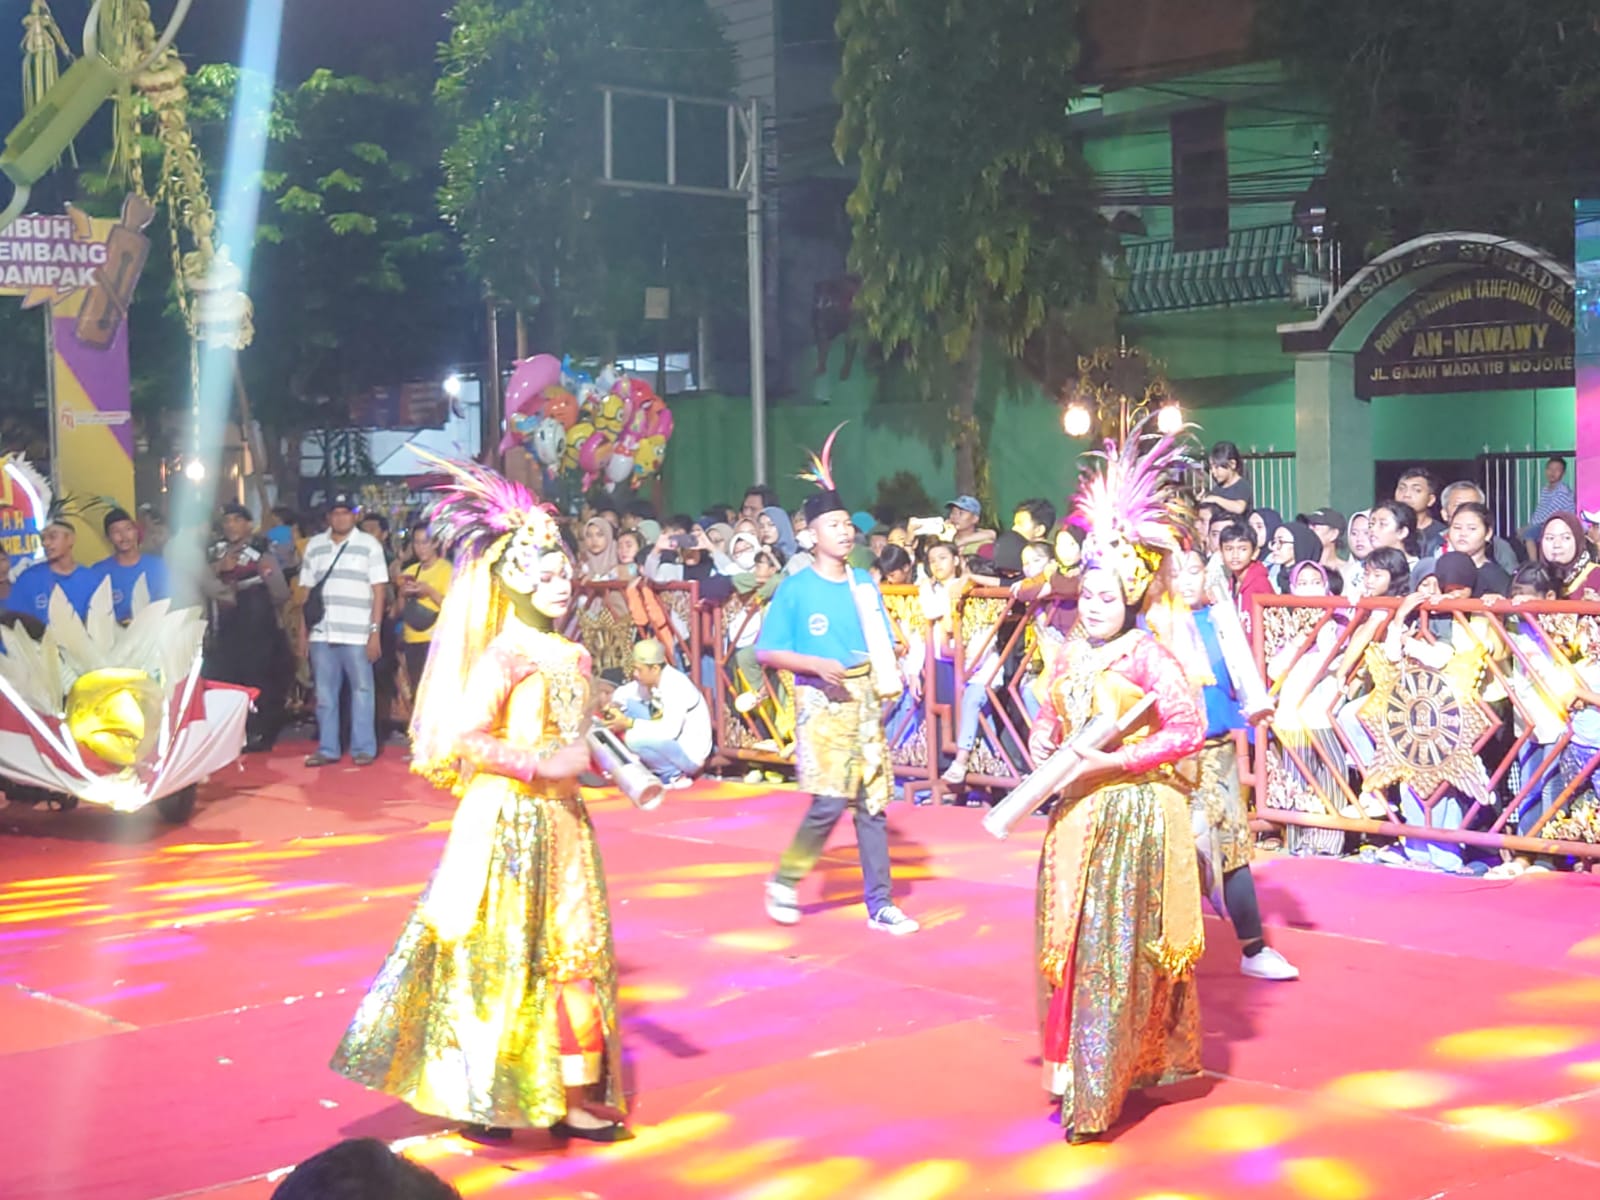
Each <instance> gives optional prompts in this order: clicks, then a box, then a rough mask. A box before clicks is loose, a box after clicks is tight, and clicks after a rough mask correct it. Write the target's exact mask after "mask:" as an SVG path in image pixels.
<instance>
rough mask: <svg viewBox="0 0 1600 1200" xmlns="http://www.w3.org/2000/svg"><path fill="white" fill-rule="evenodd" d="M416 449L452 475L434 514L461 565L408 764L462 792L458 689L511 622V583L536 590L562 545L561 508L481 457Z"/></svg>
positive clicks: (431, 518) (424, 687)
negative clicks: (468, 459)
mask: <svg viewBox="0 0 1600 1200" xmlns="http://www.w3.org/2000/svg"><path fill="white" fill-rule="evenodd" d="M413 452H414V453H416V454H417V456H418V457H420V458H422V459H424V460H426V461H427V463H428V464H429V465H430V466H432V467H434V468H436V469H437V470H438V471H440V472H441V473H443V474H444V475H445V476H447V477H448V479H449V482H448V483H445V484H442V485H440V486H439V487H438V488H436V489H435V491H436V492H437V493H438V499H437V500H436V501H435V502H434V504H433V506H432V508H431V509H430V510H429V513H428V518H427V519H428V528H429V531H430V532H431V533H432V534H433V536H434V538H435V539H436V540H437V541H438V542H439V545H440V548H441V549H442V550H443V551H445V552H446V553H447V554H448V555H449V556H450V557H451V558H452V559H453V560H454V568H455V570H454V573H453V575H452V576H451V579H450V587H449V590H448V591H447V592H446V593H445V599H444V604H443V605H441V606H440V609H439V617H438V620H436V621H435V622H434V626H433V637H432V639H431V645H430V648H429V651H428V665H427V667H426V668H425V669H424V670H423V672H422V678H421V679H420V680H419V681H417V685H416V702H415V704H414V705H413V706H412V710H411V769H412V770H413V771H415V772H416V773H417V774H419V775H423V776H425V777H427V778H428V779H431V780H432V781H433V782H434V783H436V784H438V785H439V786H441V787H448V788H450V789H452V790H454V791H456V792H458V793H459V791H460V789H461V786H462V778H461V773H460V761H459V760H460V755H459V753H458V750H457V743H458V739H459V734H460V728H459V726H460V717H461V712H460V710H461V697H462V695H463V694H464V692H465V691H466V687H467V679H468V677H469V676H470V675H471V674H472V671H473V668H474V667H475V666H476V665H477V663H478V661H479V659H480V658H482V656H483V652H484V650H485V649H487V648H488V645H489V643H490V642H492V641H493V640H494V639H495V637H496V636H497V635H498V634H499V633H500V631H501V629H502V628H503V627H504V626H505V623H506V619H507V616H508V614H509V612H510V609H511V605H510V603H509V601H508V598H507V596H506V594H505V589H510V590H511V591H515V592H521V593H524V594H531V593H532V592H533V591H534V589H535V588H537V587H538V586H539V574H540V571H539V564H540V559H542V558H543V557H544V556H545V555H546V554H549V553H551V552H552V551H562V550H563V549H564V547H563V546H562V542H561V530H560V528H559V526H557V524H556V520H555V517H554V516H553V515H552V514H551V512H550V510H549V509H547V508H546V507H545V506H544V505H542V504H540V503H539V501H538V500H537V499H536V498H535V497H534V495H533V494H532V493H531V492H529V491H528V489H527V488H525V487H523V486H521V485H520V484H517V483H513V482H512V481H511V480H509V479H507V478H505V477H504V476H503V475H500V474H498V473H497V472H495V471H491V470H489V469H488V468H487V467H482V466H479V465H478V464H476V463H460V462H452V461H450V460H449V459H445V458H440V457H439V456H438V455H436V454H429V453H428V452H426V451H424V450H417V449H416V448H415V447H413ZM502 585H503V586H502Z"/></svg>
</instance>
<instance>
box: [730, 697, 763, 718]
mask: <svg viewBox="0 0 1600 1200" xmlns="http://www.w3.org/2000/svg"><path fill="white" fill-rule="evenodd" d="M764 698H765V697H764V696H763V695H762V694H761V693H760V692H740V693H739V694H738V695H737V696H735V697H734V698H733V707H734V710H735V711H736V712H739V713H741V714H743V713H752V712H755V710H756V709H758V708H760V707H761V701H762V700H763V699H764Z"/></svg>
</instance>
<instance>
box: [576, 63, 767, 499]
mask: <svg viewBox="0 0 1600 1200" xmlns="http://www.w3.org/2000/svg"><path fill="white" fill-rule="evenodd" d="M600 92H601V96H602V98H603V103H604V105H605V108H604V121H603V129H604V138H605V142H604V147H603V150H604V155H603V161H604V166H603V167H602V170H601V176H600V180H599V182H600V183H602V184H604V185H605V186H607V187H615V188H623V189H625V190H628V191H641V192H673V193H676V194H678V195H686V196H706V197H708V198H712V199H742V200H743V201H744V202H745V210H744V211H745V256H746V265H747V268H748V292H749V294H748V303H749V307H750V459H751V468H752V473H753V475H754V481H755V482H756V483H765V482H766V481H767V361H766V353H767V347H766V341H767V339H766V327H765V324H764V321H763V318H764V316H765V310H766V270H765V266H766V264H765V258H764V240H765V238H764V223H765V222H764V216H763V212H762V203H763V201H762V195H761V171H762V152H763V150H762V140H763V139H762V136H761V102H760V101H759V100H756V99H754V98H752V99H751V100H749V101H748V102H747V103H744V104H740V103H739V102H737V101H734V100H707V99H706V98H705V97H703V96H689V95H682V94H679V93H674V92H658V91H652V90H649V89H646V88H630V87H612V86H610V85H609V84H608V85H603V86H602V87H601V89H600ZM616 96H638V97H644V98H646V99H652V100H659V101H662V102H663V104H664V105H665V109H666V124H665V126H664V128H663V131H662V132H663V135H664V137H665V146H666V164H667V172H666V178H665V179H626V178H620V177H619V176H618V175H617V173H616V169H615V167H616V163H615V161H614V154H613V151H614V149H615V140H614V137H613V132H614V131H613V118H614V115H615V114H614V105H613V99H614V97H616ZM685 105H695V106H700V107H709V108H716V109H721V110H724V111H725V112H726V114H727V121H726V125H725V128H726V134H725V136H726V138H727V163H728V177H727V185H726V186H725V187H707V186H704V185H700V184H685V183H680V182H679V181H678V109H679V108H680V107H682V106H685ZM741 131H742V132H743V134H744V137H743V143H744V145H743V150H744V153H743V154H742V155H741V154H740V145H739V143H740V137H739V134H740V133H741ZM702 369H704V368H703V365H702Z"/></svg>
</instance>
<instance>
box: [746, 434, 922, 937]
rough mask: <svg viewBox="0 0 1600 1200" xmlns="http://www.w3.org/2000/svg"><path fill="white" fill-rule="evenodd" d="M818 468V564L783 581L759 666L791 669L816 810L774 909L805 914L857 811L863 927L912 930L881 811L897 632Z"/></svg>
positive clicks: (804, 767) (787, 918) (772, 895)
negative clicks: (812, 883) (824, 865)
mask: <svg viewBox="0 0 1600 1200" xmlns="http://www.w3.org/2000/svg"><path fill="white" fill-rule="evenodd" d="M830 441H831V439H830ZM818 468H819V469H818V482H819V483H820V484H821V485H822V486H823V487H824V489H825V490H823V491H821V492H819V493H818V494H816V495H813V496H812V497H811V498H810V499H808V500H807V501H806V503H805V515H806V525H807V528H809V529H810V530H811V531H812V532H813V533H814V534H815V536H816V545H815V547H814V548H813V549H812V556H813V557H812V563H811V565H810V566H809V567H806V568H804V569H803V570H800V571H798V572H796V573H795V574H793V575H790V576H788V577H787V578H786V579H785V580H784V581H783V583H782V584H781V585H780V586H779V588H778V590H777V592H776V593H775V594H774V595H773V597H772V602H771V604H770V605H769V606H768V609H767V613H766V616H765V618H764V619H763V620H762V624H761V634H760V636H759V638H757V640H756V659H757V660H758V661H759V662H760V663H761V665H762V666H763V667H765V668H767V669H768V670H770V671H792V672H794V682H795V773H796V779H797V781H798V784H799V786H800V788H801V790H803V791H808V792H810V793H812V798H811V807H810V809H809V810H808V811H807V813H806V815H805V819H804V820H803V821H802V822H801V823H800V828H799V830H798V831H797V832H796V833H795V836H794V840H793V841H792V842H791V843H790V845H789V848H788V849H787V850H786V851H784V854H783V857H782V859H781V860H780V861H779V863H778V870H777V873H776V874H775V875H774V876H773V878H772V879H771V880H769V881H768V883H767V885H766V906H767V915H768V916H770V917H771V918H772V919H773V920H774V921H777V922H778V923H779V924H782V925H793V924H794V923H795V922H797V921H798V920H799V919H800V899H799V895H798V894H797V892H796V891H795V888H796V885H797V884H798V883H799V882H800V880H801V879H803V878H804V877H805V875H806V873H807V872H808V871H810V870H811V868H812V867H813V866H815V865H816V862H817V859H818V858H820V857H821V855H822V851H823V848H824V846H826V844H827V841H828V835H829V833H831V832H832V831H833V827H834V826H835V825H836V824H838V821H839V818H840V817H841V816H843V815H844V810H845V809H846V808H847V807H853V808H854V810H855V813H854V815H855V826H856V847H857V851H858V853H859V856H860V860H861V874H862V877H863V879H864V881H865V884H866V889H865V890H866V901H867V913H868V916H867V927H868V928H869V929H876V930H880V931H882V932H885V933H892V934H906V933H914V932H916V930H917V923H916V921H914V920H912V919H911V918H910V917H908V916H906V914H905V913H903V912H901V911H900V909H899V908H897V907H896V906H895V904H894V901H893V899H892V896H891V881H890V877H889V823H888V818H887V815H886V813H885V811H884V810H885V808H886V807H887V805H888V803H889V796H890V791H891V789H892V787H893V783H894V766H893V764H892V763H891V762H890V759H889V745H888V740H887V739H886V738H885V737H884V733H883V719H882V712H883V702H884V700H886V699H890V698H892V696H893V693H892V692H889V693H886V692H885V690H884V689H885V688H887V687H890V686H893V685H891V684H890V683H888V682H887V680H888V677H889V676H894V677H895V678H898V676H897V673H896V672H894V670H893V653H894V651H893V634H892V633H891V632H890V626H889V617H888V613H887V612H886V611H885V609H884V605H883V596H882V594H881V593H880V592H879V591H878V588H877V585H875V584H874V583H873V582H872V576H871V575H869V574H868V573H867V572H866V571H861V570H856V569H853V568H851V567H849V566H848V565H847V563H846V560H847V559H848V557H849V555H850V551H851V549H852V548H853V547H854V545H855V539H856V531H855V527H854V526H853V525H852V524H851V521H850V513H849V510H848V509H846V507H845V505H844V503H843V501H841V500H840V499H839V494H838V492H836V491H834V490H833V483H832V479H831V478H830V476H829V471H828V465H827V463H826V461H819V463H818ZM884 654H887V655H888V656H889V662H888V664H887V668H888V669H887V670H885V669H884V664H883V662H882V658H883V655H884Z"/></svg>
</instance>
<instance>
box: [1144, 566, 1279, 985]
mask: <svg viewBox="0 0 1600 1200" xmlns="http://www.w3.org/2000/svg"><path fill="white" fill-rule="evenodd" d="M1167 570H1168V572H1169V579H1170V582H1171V587H1172V590H1173V593H1174V594H1175V595H1176V597H1177V599H1178V600H1179V601H1181V602H1182V605H1183V607H1185V608H1187V609H1188V611H1189V613H1190V615H1191V616H1192V617H1193V620H1194V633H1195V634H1196V635H1197V636H1198V638H1199V646H1198V647H1194V648H1193V650H1194V651H1203V653H1204V654H1205V658H1206V661H1205V663H1203V664H1201V663H1199V662H1196V663H1195V664H1194V669H1195V671H1196V672H1198V671H1200V670H1204V671H1206V672H1207V673H1209V675H1210V677H1211V682H1209V683H1206V684H1204V685H1202V686H1201V687H1200V688H1199V690H1200V692H1201V694H1202V697H1203V699H1204V710H1205V714H1206V742H1205V745H1204V746H1202V747H1201V749H1200V752H1199V753H1198V754H1196V755H1195V756H1194V757H1193V758H1192V759H1188V760H1185V762H1184V763H1183V764H1180V766H1179V768H1178V770H1179V772H1180V773H1183V774H1186V775H1187V776H1189V777H1191V783H1192V790H1191V793H1190V797H1191V799H1190V807H1191V810H1192V811H1193V812H1194V813H1195V817H1196V820H1195V828H1196V831H1197V835H1198V838H1199V842H1200V861H1201V864H1202V866H1203V867H1204V868H1205V870H1204V871H1203V876H1205V877H1206V878H1205V883H1206V884H1207V886H1208V894H1209V897H1210V899H1211V902H1212V906H1213V907H1214V908H1217V909H1219V910H1220V912H1221V915H1223V916H1226V917H1227V918H1228V920H1229V922H1230V923H1231V924H1232V925H1233V931H1234V933H1235V934H1236V935H1237V936H1238V938H1239V947H1240V950H1241V956H1240V959H1239V969H1240V971H1241V973H1242V974H1244V975H1247V976H1249V977H1251V978H1253V979H1275V980H1289V979H1298V978H1299V977H1300V972H1299V970H1298V969H1297V968H1296V967H1294V966H1293V965H1292V964H1291V963H1290V962H1289V961H1288V960H1287V959H1286V958H1284V957H1283V955H1282V954H1279V953H1278V951H1276V950H1274V949H1273V948H1272V947H1271V946H1269V945H1267V942H1266V935H1265V933H1264V930H1263V927H1262V923H1261V905H1260V902H1259V900H1258V899H1257V898H1256V885H1255V879H1254V877H1253V876H1252V875H1251V874H1250V858H1251V856H1252V855H1253V854H1254V852H1255V838H1254V836H1253V835H1252V834H1251V832H1250V822H1249V815H1248V813H1247V812H1246V811H1245V804H1244V795H1243V793H1242V791H1241V781H1240V778H1239V758H1238V751H1237V749H1236V746H1235V743H1234V740H1233V733H1234V730H1236V729H1245V728H1248V727H1249V723H1250V722H1249V719H1248V717H1247V715H1246V714H1245V712H1244V711H1243V708H1244V704H1245V703H1246V702H1249V703H1262V702H1263V701H1261V700H1258V699H1254V698H1253V697H1252V698H1251V699H1249V700H1248V701H1247V697H1251V696H1252V693H1253V694H1255V695H1257V696H1260V697H1265V696H1266V685H1265V683H1264V682H1261V681H1260V680H1259V678H1258V679H1257V680H1256V681H1255V683H1256V686H1255V687H1253V688H1247V687H1246V686H1245V684H1246V680H1245V679H1244V678H1239V677H1236V675H1235V672H1234V670H1233V667H1232V665H1231V664H1230V663H1229V661H1228V657H1227V655H1226V654H1225V653H1224V652H1223V634H1222V633H1220V632H1219V631H1218V629H1217V621H1218V620H1223V619H1228V618H1229V617H1230V615H1231V614H1230V613H1228V612H1227V611H1226V610H1224V611H1222V612H1221V613H1220V614H1219V613H1218V611H1217V608H1216V606H1215V605H1213V604H1211V603H1210V601H1209V599H1208V597H1207V595H1206V563H1205V559H1204V558H1203V557H1202V556H1201V555H1200V553H1199V552H1198V551H1196V550H1179V551H1177V552H1175V553H1174V554H1172V555H1171V557H1170V559H1169V560H1168V565H1167ZM1222 603H1227V601H1222ZM1235 623H1236V625H1237V619H1236V618H1235ZM1155 634H1156V637H1157V640H1159V641H1161V642H1163V643H1164V644H1166V645H1167V647H1168V649H1173V650H1174V651H1175V652H1177V653H1178V660H1179V662H1184V660H1185V658H1186V657H1187V656H1188V655H1187V654H1186V653H1183V652H1179V650H1180V648H1178V647H1174V646H1173V644H1172V643H1173V642H1174V641H1176V640H1177V639H1176V636H1175V631H1174V630H1173V629H1171V628H1167V629H1160V628H1158V629H1156V630H1155ZM1239 635H1240V641H1241V643H1242V640H1243V630H1242V628H1241V629H1240V630H1239ZM1184 666H1185V670H1189V669H1190V666H1189V664H1188V663H1186V662H1185V663H1184ZM1238 669H1239V671H1240V672H1243V671H1247V670H1250V671H1253V670H1254V669H1255V665H1254V663H1253V662H1251V663H1246V662H1240V663H1239V664H1238ZM1252 715H1253V714H1252ZM1202 817H1203V819H1202ZM1202 830H1203V832H1201V831H1202Z"/></svg>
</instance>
